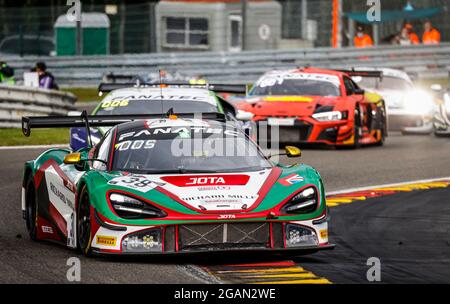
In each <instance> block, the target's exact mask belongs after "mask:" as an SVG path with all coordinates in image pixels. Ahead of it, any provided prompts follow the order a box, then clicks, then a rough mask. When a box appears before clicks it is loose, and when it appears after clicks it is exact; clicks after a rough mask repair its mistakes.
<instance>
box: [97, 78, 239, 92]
mask: <svg viewBox="0 0 450 304" xmlns="http://www.w3.org/2000/svg"><path fill="white" fill-rule="evenodd" d="M166 87H178V88H202V89H207V90H210V91H214V92H216V93H231V94H247V85H245V84H213V83H210V84H190V83H189V82H163V83H156V84H155V83H140V82H139V81H137V82H134V83H133V82H126V83H100V85H99V86H98V92H99V94H100V95H102V94H103V93H107V92H111V91H113V90H117V89H125V88H166Z"/></svg>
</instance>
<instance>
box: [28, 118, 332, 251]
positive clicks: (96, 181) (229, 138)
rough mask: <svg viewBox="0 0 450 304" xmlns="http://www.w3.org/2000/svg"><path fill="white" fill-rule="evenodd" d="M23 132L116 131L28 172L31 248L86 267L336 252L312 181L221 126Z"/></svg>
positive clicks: (169, 121)
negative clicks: (99, 259) (178, 256)
mask: <svg viewBox="0 0 450 304" xmlns="http://www.w3.org/2000/svg"><path fill="white" fill-rule="evenodd" d="M22 124H23V132H24V134H25V135H28V136H29V135H30V133H31V130H32V129H33V128H44V127H47V128H48V127H81V126H83V125H86V127H87V129H89V127H100V126H112V128H110V129H109V130H108V131H107V132H106V133H105V134H104V136H103V137H102V139H101V140H100V142H99V143H98V144H97V145H95V146H94V147H92V148H90V147H88V148H83V149H81V150H79V151H77V152H75V153H73V152H72V151H70V150H68V149H50V150H47V151H46V152H44V153H42V154H41V155H39V156H38V157H37V158H36V159H34V160H31V161H28V162H26V163H25V166H24V176H23V184H22V187H23V188H22V189H23V190H22V211H23V217H24V219H25V220H26V225H27V228H28V231H29V234H30V237H31V239H33V240H49V241H54V242H57V243H60V244H62V245H65V246H67V247H70V248H73V249H76V248H78V249H79V250H81V251H82V252H83V253H84V254H86V255H91V254H101V255H102V254H116V255H125V254H144V255H145V254H175V253H192V252H213V251H214V252H217V251H233V250H239V251H241V250H250V251H265V252H280V251H281V252H290V253H293V252H295V253H296V254H297V253H302V254H304V253H312V252H316V251H318V250H325V249H332V248H333V247H334V245H332V244H330V243H329V241H328V223H327V208H326V205H325V191H324V187H323V183H322V180H321V178H320V175H319V173H318V172H317V171H316V170H315V169H313V168H312V167H310V166H307V165H305V164H298V165H293V166H284V165H282V164H279V163H275V162H273V161H271V160H270V159H269V158H268V157H266V156H265V155H264V154H263V153H262V152H261V151H260V149H259V147H258V146H257V145H256V144H255V143H254V142H253V141H251V140H249V139H248V137H247V136H246V134H245V133H244V132H243V131H242V130H241V129H240V128H238V127H236V125H234V124H233V123H231V122H229V121H226V120H225V118H224V117H223V115H222V114H217V113H216V114H213V113H208V114H205V115H203V117H202V118H201V119H198V118H194V117H193V115H192V114H178V115H176V116H175V115H168V116H166V117H164V118H162V117H161V115H160V116H159V117H156V116H155V115H128V116H124V115H122V116H108V115H106V116H102V117H99V116H87V115H86V114H85V113H84V115H83V116H82V117H24V118H23V121H22ZM285 150H286V155H287V156H288V157H298V156H300V154H301V153H300V150H299V149H297V148H295V147H286V149H285Z"/></svg>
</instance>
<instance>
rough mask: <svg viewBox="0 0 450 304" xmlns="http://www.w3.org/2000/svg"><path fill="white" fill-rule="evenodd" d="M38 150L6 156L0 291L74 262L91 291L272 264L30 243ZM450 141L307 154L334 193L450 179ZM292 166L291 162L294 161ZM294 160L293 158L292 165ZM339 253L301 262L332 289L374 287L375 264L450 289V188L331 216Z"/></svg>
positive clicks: (53, 275) (401, 277)
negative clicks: (27, 216) (25, 172)
mask: <svg viewBox="0 0 450 304" xmlns="http://www.w3.org/2000/svg"><path fill="white" fill-rule="evenodd" d="M40 152H41V150H39V149H20V148H18V149H15V150H1V149H0V204H1V211H0V248H1V250H0V283H67V280H66V272H67V270H68V268H69V267H68V266H67V265H66V262H67V259H68V258H69V257H73V256H75V257H79V258H80V260H81V267H82V268H81V282H82V283H205V282H217V279H216V278H215V277H212V276H210V275H208V274H207V273H205V272H203V271H202V268H200V267H197V266H194V265H198V263H199V262H203V263H205V262H204V261H208V263H207V264H203V265H206V266H207V267H214V266H216V265H221V264H226V263H245V262H264V261H266V260H267V259H270V260H271V261H273V260H274V259H275V260H276V259H277V258H275V257H271V258H267V257H259V258H255V257H254V256H246V255H240V256H239V257H237V256H219V257H214V258H209V257H204V258H202V259H199V258H198V257H195V258H193V257H175V258H166V257H163V258H158V259H155V258H151V259H150V258H139V259H134V258H133V259H131V258H127V259H106V258H84V257H82V256H81V255H79V254H78V253H76V252H74V251H71V250H69V249H66V248H63V247H61V246H58V245H54V244H50V243H44V242H32V241H30V240H29V238H28V235H27V232H26V229H25V223H24V222H23V220H22V218H21V211H20V187H21V177H22V166H23V162H24V161H26V160H29V159H33V158H34V157H36V156H37V155H38V154H39V153H40ZM449 152H450V139H448V138H435V137H433V136H406V137H403V136H401V135H399V134H392V135H391V136H390V137H389V138H388V139H387V142H386V144H385V146H384V147H369V148H362V149H359V150H330V149H307V150H304V151H303V157H302V159H301V161H302V162H304V163H307V164H310V165H312V166H314V167H315V168H316V169H317V170H318V171H319V172H320V173H321V174H322V177H323V179H324V182H325V187H326V189H327V191H336V190H344V189H348V188H353V187H361V186H369V185H379V184H386V183H396V182H403V181H411V180H419V179H428V178H437V177H447V176H450V153H449ZM284 161H287V160H286V159H285V160H284ZM290 161H291V160H290ZM330 239H331V241H332V242H334V243H336V244H337V247H336V249H335V250H334V251H330V252H323V253H317V254H314V255H311V256H304V257H295V258H294V259H293V261H294V262H295V263H298V265H299V266H301V267H304V268H305V269H307V270H309V271H312V272H314V273H315V274H316V275H318V276H320V277H324V278H327V279H328V280H330V281H331V282H333V283H341V282H342V283H346V282H361V283H365V282H367V280H366V271H367V269H368V266H367V265H366V260H367V258H369V257H372V256H374V257H378V258H380V260H381V271H382V274H381V279H382V282H384V283H403V282H405V283H408V282H429V283H436V282H445V283H450V267H449V266H450V265H449V264H450V247H449V244H450V188H449V187H447V188H442V189H432V190H424V191H420V190H419V191H414V192H410V193H398V194H394V195H392V196H385V197H382V198H372V199H369V200H367V201H366V202H364V203H359V202H357V203H352V204H348V205H346V206H337V207H334V208H332V221H331V228H330Z"/></svg>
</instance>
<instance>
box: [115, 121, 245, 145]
mask: <svg viewBox="0 0 450 304" xmlns="http://www.w3.org/2000/svg"><path fill="white" fill-rule="evenodd" d="M150 122H151V121H150ZM147 128H148V129H145V130H140V131H131V132H127V133H123V134H120V136H119V143H120V142H122V141H123V140H125V139H135V138H141V137H143V138H146V137H147V138H148V137H153V136H154V135H159V134H177V135H180V134H183V135H182V136H184V137H186V135H189V134H191V136H192V134H201V133H203V134H224V135H227V136H233V137H237V136H239V132H238V131H235V130H232V129H223V128H211V127H205V126H189V127H157V128H152V126H151V125H150V124H149V122H147Z"/></svg>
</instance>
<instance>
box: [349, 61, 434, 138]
mask: <svg viewBox="0 0 450 304" xmlns="http://www.w3.org/2000/svg"><path fill="white" fill-rule="evenodd" d="M359 70H368V71H370V70H372V71H380V72H382V77H381V78H378V77H370V76H360V75H358V76H353V77H352V79H353V81H355V82H356V83H357V84H358V85H360V86H361V87H362V88H365V89H368V90H371V91H373V92H376V93H378V94H380V95H381V96H383V99H384V100H385V102H386V112H387V118H388V129H389V130H390V131H401V132H402V133H403V134H430V133H431V132H432V131H433V123H432V117H433V111H434V109H435V105H434V102H433V98H432V95H431V94H430V93H429V92H427V91H425V90H423V89H419V88H417V87H416V86H415V85H414V83H413V82H412V80H411V78H410V77H409V76H408V74H407V73H405V72H403V71H400V70H396V69H389V68H370V67H367V68H366V67H364V68H355V71H359Z"/></svg>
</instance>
